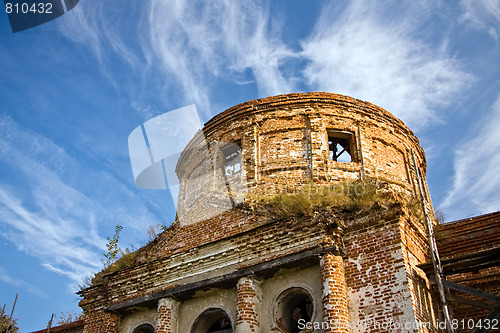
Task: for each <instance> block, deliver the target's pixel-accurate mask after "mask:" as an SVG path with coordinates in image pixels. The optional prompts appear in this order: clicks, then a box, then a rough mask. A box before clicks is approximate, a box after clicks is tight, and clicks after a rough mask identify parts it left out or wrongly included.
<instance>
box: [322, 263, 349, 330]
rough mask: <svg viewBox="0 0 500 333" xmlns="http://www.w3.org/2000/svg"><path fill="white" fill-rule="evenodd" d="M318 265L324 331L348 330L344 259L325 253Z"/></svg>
mask: <svg viewBox="0 0 500 333" xmlns="http://www.w3.org/2000/svg"><path fill="white" fill-rule="evenodd" d="M320 265H321V283H322V285H323V292H322V305H323V323H324V324H325V325H324V326H325V327H324V332H325V333H330V332H345V333H347V332H350V329H349V327H350V322H349V312H348V302H347V290H346V284H345V276H344V260H343V259H342V257H341V256H339V255H335V254H332V253H326V254H324V255H323V256H322V257H321V262H320Z"/></svg>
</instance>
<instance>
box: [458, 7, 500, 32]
mask: <svg viewBox="0 0 500 333" xmlns="http://www.w3.org/2000/svg"><path fill="white" fill-rule="evenodd" d="M460 5H461V6H462V8H463V10H464V14H463V17H462V19H463V20H464V21H465V22H468V23H470V24H471V25H472V26H473V27H475V28H477V29H484V30H486V31H487V32H488V33H489V34H490V36H491V37H493V38H494V39H495V40H496V41H497V42H498V34H499V33H500V2H499V1H497V0H462V1H460Z"/></svg>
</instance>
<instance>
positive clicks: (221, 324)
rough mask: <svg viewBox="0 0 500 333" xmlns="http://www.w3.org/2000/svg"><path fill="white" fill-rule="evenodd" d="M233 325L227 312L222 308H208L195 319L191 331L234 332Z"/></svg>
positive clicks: (199, 332) (205, 332) (196, 332)
mask: <svg viewBox="0 0 500 333" xmlns="http://www.w3.org/2000/svg"><path fill="white" fill-rule="evenodd" d="M232 332H233V327H232V326H231V320H230V319H229V316H228V315H227V313H226V312H225V311H224V310H222V309H215V308H213V309H208V310H206V311H204V312H203V313H202V314H201V315H200V316H199V317H198V318H197V319H196V321H195V323H194V325H193V328H192V329H191V333H232Z"/></svg>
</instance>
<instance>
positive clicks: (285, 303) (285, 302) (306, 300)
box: [277, 288, 314, 333]
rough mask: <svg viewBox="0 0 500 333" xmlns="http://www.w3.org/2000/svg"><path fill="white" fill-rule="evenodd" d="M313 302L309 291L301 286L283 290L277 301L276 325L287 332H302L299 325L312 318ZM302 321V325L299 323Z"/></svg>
mask: <svg viewBox="0 0 500 333" xmlns="http://www.w3.org/2000/svg"><path fill="white" fill-rule="evenodd" d="M313 310H314V306H313V302H312V298H311V296H310V295H309V293H308V292H307V291H306V290H304V289H302V288H293V289H290V290H288V291H285V292H284V296H282V298H281V300H280V301H279V303H278V312H277V315H278V316H281V317H279V318H277V324H278V327H279V328H280V329H282V330H285V331H286V332H289V333H299V332H302V330H301V329H300V327H303V324H304V323H309V322H311V321H312V318H313ZM299 323H302V325H299Z"/></svg>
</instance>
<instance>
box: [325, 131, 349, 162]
mask: <svg viewBox="0 0 500 333" xmlns="http://www.w3.org/2000/svg"><path fill="white" fill-rule="evenodd" d="M328 149H329V155H330V156H329V157H330V159H331V160H332V161H335V162H343V163H348V162H354V158H353V153H354V149H353V135H352V134H351V133H347V132H335V131H328Z"/></svg>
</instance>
